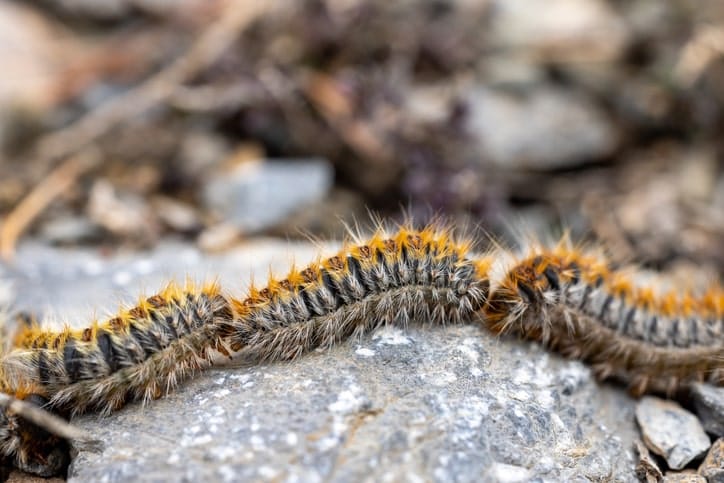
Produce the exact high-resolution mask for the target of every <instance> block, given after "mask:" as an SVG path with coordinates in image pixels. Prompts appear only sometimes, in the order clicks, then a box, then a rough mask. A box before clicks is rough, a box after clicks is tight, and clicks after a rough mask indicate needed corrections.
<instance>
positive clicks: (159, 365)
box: [2, 284, 232, 414]
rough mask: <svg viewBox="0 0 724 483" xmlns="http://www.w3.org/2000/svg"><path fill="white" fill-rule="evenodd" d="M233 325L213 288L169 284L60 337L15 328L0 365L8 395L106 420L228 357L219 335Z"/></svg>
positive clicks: (34, 329) (31, 328)
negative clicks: (216, 357)
mask: <svg viewBox="0 0 724 483" xmlns="http://www.w3.org/2000/svg"><path fill="white" fill-rule="evenodd" d="M231 319H232V313H231V307H230V305H229V302H227V300H226V299H225V298H224V297H223V296H222V295H221V294H220V291H219V287H218V286H216V285H208V286H205V287H203V288H201V289H200V290H199V289H195V288H193V287H192V286H190V287H187V288H186V289H181V288H180V287H179V286H177V285H175V284H171V285H169V286H168V287H167V288H166V289H165V290H163V291H161V292H160V293H159V294H157V295H154V296H153V297H150V298H147V299H145V300H141V301H140V302H139V304H138V305H136V306H135V307H133V308H131V309H129V310H126V311H123V312H122V313H121V314H119V315H118V316H117V317H114V318H112V319H110V320H108V321H105V322H103V323H98V322H94V323H93V324H91V325H90V326H89V327H86V328H84V329H71V328H66V329H64V330H62V331H60V332H53V331H47V330H40V329H39V328H38V327H37V326H36V325H33V324H31V325H30V326H26V327H24V328H21V330H20V331H19V332H18V334H17V336H16V337H15V342H14V348H13V349H11V350H10V351H9V352H8V353H7V354H6V355H5V356H4V357H3V359H2V370H3V374H4V377H5V379H6V380H7V384H8V385H9V386H10V387H11V388H20V389H22V388H24V387H32V388H33V391H36V392H37V393H39V394H40V395H42V396H44V397H47V398H49V400H50V401H49V403H48V406H49V407H52V408H55V409H63V410H67V411H69V412H71V413H73V414H75V413H80V412H84V411H86V410H88V409H94V410H100V411H101V412H103V413H108V412H110V411H112V410H114V409H117V408H119V407H121V406H122V405H123V404H124V403H125V402H126V401H127V400H129V399H143V400H149V399H152V398H156V397H159V396H160V395H161V394H163V393H164V392H166V391H169V390H170V389H171V388H173V387H174V386H175V385H176V383H177V381H178V380H180V379H182V378H183V377H185V376H186V375H187V374H189V373H190V372H192V371H193V370H195V369H198V368H200V367H203V366H205V365H207V364H208V363H209V360H210V357H211V352H210V351H211V350H212V349H215V350H218V351H220V352H226V351H225V349H224V347H223V344H222V343H221V340H220V339H219V337H218V335H217V332H218V330H219V328H220V327H222V326H223V324H225V323H228V322H230V321H231Z"/></svg>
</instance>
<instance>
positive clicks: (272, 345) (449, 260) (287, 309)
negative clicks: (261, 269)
mask: <svg viewBox="0 0 724 483" xmlns="http://www.w3.org/2000/svg"><path fill="white" fill-rule="evenodd" d="M491 263H492V259H491V258H489V257H482V258H477V259H474V258H473V257H472V256H471V254H470V249H469V243H467V242H461V241H457V240H455V239H453V238H452V236H451V234H450V232H449V231H448V230H445V229H441V228H438V227H435V226H429V227H427V228H425V229H423V230H419V231H416V230H413V229H411V228H406V227H403V228H400V229H399V230H398V231H397V232H396V233H394V234H389V235H388V234H385V233H383V232H382V231H378V233H377V234H376V235H374V236H373V237H372V238H370V239H369V240H367V241H366V242H362V243H358V244H354V245H349V246H346V247H345V248H343V249H342V250H341V251H340V252H339V253H338V254H337V255H335V256H333V257H330V258H327V259H325V260H320V261H317V262H315V263H312V264H311V265H309V266H308V267H306V268H304V269H303V270H296V269H292V271H291V272H290V273H289V274H288V275H287V277H286V278H285V279H283V280H275V279H271V280H269V283H268V284H267V286H266V287H265V288H263V289H261V290H259V289H255V288H252V289H251V290H250V293H249V296H248V297H247V298H246V299H243V300H233V301H232V303H233V304H234V308H235V310H234V312H235V314H236V318H235V319H234V321H233V324H232V325H231V326H229V327H228V328H227V329H226V330H225V335H226V336H227V337H228V340H229V346H230V347H231V349H232V350H234V351H240V353H241V354H240V357H242V358H243V359H244V360H247V361H254V362H257V361H270V360H289V359H293V358H296V357H298V356H300V355H301V354H303V353H305V352H308V351H309V350H311V349H313V348H315V347H326V346H331V345H333V344H335V343H338V342H340V341H343V340H345V339H347V338H349V337H359V336H361V335H362V334H364V333H367V332H369V331H371V330H373V329H374V328H376V327H378V326H381V325H387V324H393V323H398V324H400V325H402V326H405V325H406V324H407V323H408V322H410V321H412V320H417V321H421V322H426V321H430V322H433V323H446V322H450V323H460V322H463V321H467V320H469V319H470V318H471V317H472V316H473V315H474V314H475V313H476V312H477V311H478V310H480V309H481V308H482V306H483V305H484V303H485V301H486V299H487V295H488V290H489V286H490V282H489V279H488V273H487V272H488V269H489V268H490V265H491Z"/></svg>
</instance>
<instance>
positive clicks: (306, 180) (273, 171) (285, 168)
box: [203, 159, 334, 232]
mask: <svg viewBox="0 0 724 483" xmlns="http://www.w3.org/2000/svg"><path fill="white" fill-rule="evenodd" d="M333 174H334V173H333V170H332V166H331V165H330V164H329V163H328V162H327V161H324V160H319V159H313V160H304V161H302V160H295V161H269V162H268V161H259V162H247V163H243V164H241V165H239V166H235V167H233V169H231V170H230V171H229V172H225V173H219V174H216V175H214V176H213V177H212V178H211V179H210V180H209V182H208V183H206V185H205V186H204V190H203V198H204V203H205V204H206V206H207V207H208V208H211V209H212V210H213V211H215V212H216V213H218V214H220V215H221V216H222V217H223V219H224V220H225V221H227V222H229V223H232V224H234V225H235V226H237V227H238V228H239V229H241V230H242V231H244V232H250V231H258V230H262V229H264V228H267V227H269V226H271V225H273V224H275V223H278V222H279V221H280V220H282V219H283V218H284V217H285V216H287V215H289V214H290V213H291V212H292V211H295V210H298V209H300V207H302V206H304V205H307V204H310V203H313V202H315V201H319V200H320V199H322V198H323V197H324V196H326V195H327V193H328V191H329V189H330V188H331V186H332V180H333Z"/></svg>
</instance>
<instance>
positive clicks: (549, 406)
mask: <svg viewBox="0 0 724 483" xmlns="http://www.w3.org/2000/svg"><path fill="white" fill-rule="evenodd" d="M292 252H293V254H294V255H295V257H294V258H295V259H296V262H297V264H303V263H305V262H306V261H308V260H310V259H311V258H312V257H313V256H314V254H315V252H316V250H315V249H314V248H313V247H312V246H310V245H296V246H294V249H293V250H292ZM290 258H291V256H290V250H289V248H288V245H287V244H285V243H282V242H277V241H269V240H265V241H260V242H255V243H249V244H247V245H245V246H243V247H241V248H240V249H239V250H236V251H233V252H231V253H227V254H224V255H214V256H206V255H201V254H199V253H198V252H196V251H195V250H194V249H192V248H189V247H186V246H181V245H162V246H160V247H159V248H157V249H156V250H155V251H154V252H152V253H149V254H147V255H145V256H143V257H141V256H124V255H119V256H114V257H112V258H109V259H104V258H101V257H100V256H98V255H96V254H94V253H91V252H82V251H60V250H52V249H48V248H44V247H41V246H37V245H35V246H32V245H26V246H25V247H23V248H22V249H21V251H20V254H19V259H18V263H17V265H16V271H13V272H12V273H9V272H8V271H7V270H5V272H6V273H4V274H2V276H3V278H10V279H11V280H12V281H13V282H14V290H15V294H16V297H15V298H16V301H17V304H16V305H17V306H18V308H34V307H44V308H48V310H46V313H52V314H55V315H56V316H57V317H59V318H63V319H69V320H80V321H87V320H89V317H90V316H91V315H92V314H93V311H92V310H90V309H89V307H113V306H114V305H115V304H114V302H115V301H116V300H118V298H119V294H120V298H121V299H122V300H126V301H129V302H130V301H132V300H134V299H135V297H136V295H137V293H138V292H139V290H141V289H146V291H147V293H148V291H149V289H152V288H154V287H157V286H158V285H160V283H161V281H162V280H165V279H167V278H168V277H169V276H174V275H175V276H176V277H179V276H181V277H182V276H184V275H185V274H190V275H192V276H194V277H199V278H202V279H203V278H205V277H206V278H209V277H213V276H214V275H218V277H219V279H220V281H221V283H222V284H223V285H224V286H225V287H227V289H228V290H230V291H234V292H236V291H240V290H242V285H243V283H242V281H246V280H249V278H250V275H251V274H252V273H253V274H255V275H256V279H257V281H261V280H263V279H264V278H265V277H266V274H267V273H268V267H269V266H270V265H271V266H272V267H273V269H274V270H275V271H278V272H279V273H283V272H284V271H285V270H286V267H287V266H288V263H289V260H290ZM51 307H52V310H49V308H51ZM96 313H97V312H96ZM97 314H98V315H102V314H101V313H97ZM75 422H76V423H77V424H78V425H80V426H81V427H83V428H84V429H86V430H88V431H90V432H91V433H92V434H94V435H96V436H97V437H99V438H100V439H102V440H103V441H105V442H106V446H105V448H104V449H103V451H102V452H99V453H91V452H84V451H81V452H80V453H79V454H78V455H77V457H76V458H75V460H74V462H73V463H72V465H71V468H70V475H69V476H70V480H71V481H77V482H81V481H239V480H247V481H248V480H275V481H311V482H313V481H323V480H324V481H507V482H515V481H531V480H536V481H564V480H565V481H571V480H573V481H576V480H580V481H586V480H597V481H600V480H606V481H631V480H633V478H634V466H635V461H634V455H633V451H632V448H633V441H634V439H635V438H636V428H635V423H634V402H633V401H632V400H631V399H630V398H629V397H628V396H627V395H626V394H625V393H624V391H622V390H620V389H619V388H616V387H613V386H599V385H597V384H596V383H595V382H594V380H593V377H592V375H591V373H590V371H589V370H588V369H587V368H586V367H585V366H584V365H582V364H580V363H579V362H575V361H566V360H563V359H561V358H559V357H557V356H554V355H550V354H548V353H546V352H545V351H544V350H543V349H541V348H539V347H538V346H536V345H533V344H527V343H526V344H523V343H519V342H517V341H513V340H506V339H496V338H494V337H492V336H490V335H489V334H487V333H486V332H485V331H484V330H483V329H481V328H479V327H476V326H473V325H466V326H448V327H444V328H441V327H410V328H408V329H407V330H404V331H403V330H401V329H398V328H385V329H380V330H378V331H377V332H376V333H374V334H372V335H370V336H368V337H365V338H363V339H362V340H359V341H350V342H348V343H346V344H342V345H340V346H338V347H336V348H334V349H332V350H328V351H319V352H315V353H313V354H309V355H307V356H305V357H303V358H301V359H300V360H298V361H295V362H293V363H285V364H270V365H262V366H255V367H224V368H217V369H213V370H210V371H207V372H205V373H203V374H200V375H199V376H198V377H196V378H195V379H194V380H192V381H189V382H187V383H185V384H183V385H182V386H181V387H180V388H179V389H178V390H176V391H175V392H174V393H172V394H170V395H169V396H167V397H165V398H162V399H160V400H158V401H154V402H153V403H151V404H150V405H148V406H146V407H142V406H141V405H139V404H131V405H129V406H127V407H126V408H124V409H122V410H121V411H119V412H117V413H115V414H113V415H111V416H109V417H106V418H99V417H98V416H95V415H89V416H84V417H81V418H77V419H76V420H75Z"/></svg>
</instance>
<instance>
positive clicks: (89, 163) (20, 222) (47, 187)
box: [0, 149, 100, 260]
mask: <svg viewBox="0 0 724 483" xmlns="http://www.w3.org/2000/svg"><path fill="white" fill-rule="evenodd" d="M99 160H100V155H99V153H98V152H97V151H96V150H94V149H86V150H84V151H81V152H80V153H78V154H77V155H75V156H72V157H70V158H68V159H66V160H65V161H64V162H63V163H61V164H60V166H58V167H57V168H55V169H54V170H53V171H52V172H51V173H50V174H49V175H48V176H46V177H45V179H43V180H42V181H41V182H40V183H38V184H37V185H36V186H35V188H33V190H32V191H30V193H28V195H27V196H26V197H25V198H23V199H22V200H21V201H20V203H18V205H17V206H16V207H15V208H14V209H13V211H12V212H10V213H9V214H8V216H7V217H6V218H5V221H4V223H3V224H2V227H0V258H3V259H4V260H9V259H11V258H12V257H13V255H14V253H15V245H16V244H17V241H18V238H20V236H21V235H22V234H23V232H24V231H25V230H26V229H27V228H28V226H30V224H31V223H32V221H33V220H34V219H35V218H36V217H37V216H38V215H39V214H40V213H42V212H43V210H44V209H45V208H47V207H48V205H49V204H50V203H51V202H52V201H53V200H54V199H55V198H57V197H58V196H59V195H61V194H62V193H63V192H64V191H66V190H68V189H69V188H70V187H71V186H73V184H74V183H75V182H76V180H77V179H78V177H80V176H81V175H82V174H83V173H85V172H86V171H88V170H90V169H91V168H92V167H93V166H95V165H96V164H97V163H98V162H99Z"/></svg>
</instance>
